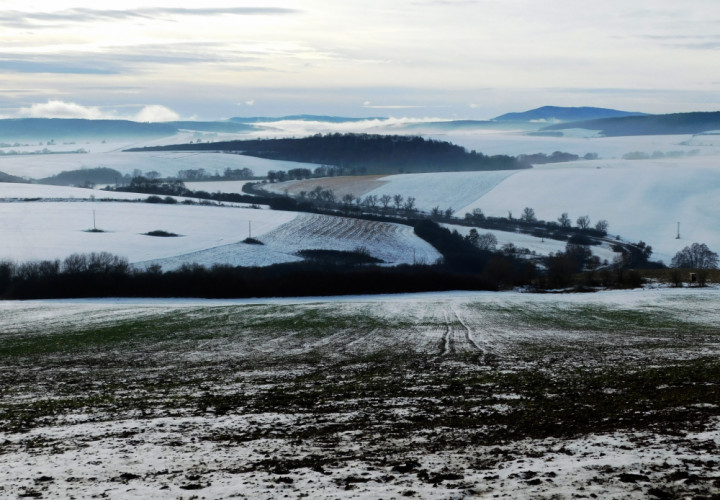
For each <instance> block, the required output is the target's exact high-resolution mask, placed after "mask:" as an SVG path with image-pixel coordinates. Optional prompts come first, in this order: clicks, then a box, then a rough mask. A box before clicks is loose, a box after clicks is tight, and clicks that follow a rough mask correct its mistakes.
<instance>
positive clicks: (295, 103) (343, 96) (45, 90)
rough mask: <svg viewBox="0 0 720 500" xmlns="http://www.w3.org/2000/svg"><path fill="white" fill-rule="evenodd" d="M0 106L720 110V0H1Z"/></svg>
mask: <svg viewBox="0 0 720 500" xmlns="http://www.w3.org/2000/svg"><path fill="white" fill-rule="evenodd" d="M0 7H2V8H1V9H0V117H2V118H16V117H60V118H70V117H73V118H127V119H134V120H139V121H167V120H175V119H192V120H217V119H227V118H230V117H234V116H245V117H247V116H282V115H288V114H299V113H307V114H327V115H340V116H352V117H369V116H393V117H414V118H424V117H438V118H446V119H452V118H456V119H489V118H492V117H494V116H497V115H500V114H503V113H506V112H511V111H524V110H527V109H532V108H535V107H539V106H544V105H555V106H597V107H609V108H616V109H623V110H626V111H642V112H647V113H673V112H684V111H717V110H720V64H718V61H720V1H718V0H685V1H683V2H680V1H676V0H672V1H670V0H604V1H602V2H600V1H597V0H593V1H589V0H392V1H389V0H363V1H362V2H360V1H353V2H350V1H341V0H285V1H283V0H262V1H260V0H255V1H253V2H247V1H242V0H235V1H217V0H205V1H203V2H198V3H190V2H178V1H177V0H175V1H166V0H142V1H136V0H126V1H123V2H117V1H103V0H94V1H93V2H82V1H68V0H52V1H32V0H23V1H15V0H10V1H3V0H0Z"/></svg>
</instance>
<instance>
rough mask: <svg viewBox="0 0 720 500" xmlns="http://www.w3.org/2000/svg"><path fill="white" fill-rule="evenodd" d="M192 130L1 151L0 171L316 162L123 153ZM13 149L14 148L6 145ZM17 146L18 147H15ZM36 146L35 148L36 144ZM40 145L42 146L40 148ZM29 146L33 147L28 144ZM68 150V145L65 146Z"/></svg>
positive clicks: (180, 138) (164, 171)
mask: <svg viewBox="0 0 720 500" xmlns="http://www.w3.org/2000/svg"><path fill="white" fill-rule="evenodd" d="M193 137H194V136H193V135H192V134H178V135H175V136H172V137H167V138H164V139H157V140H146V141H141V142H132V143H131V142H106V143H103V142H93V143H86V144H79V143H78V144H76V145H73V146H65V148H68V147H70V148H72V149H73V150H75V149H78V148H80V147H83V148H84V149H85V150H86V151H88V153H62V154H33V155H5V156H3V155H0V172H4V173H6V174H10V175H15V176H18V177H27V178H31V179H40V178H44V177H50V176H52V175H55V174H59V173H60V172H63V171H69V170H78V169H82V168H97V167H107V168H113V169H115V170H117V171H119V172H120V173H121V174H123V175H125V174H132V173H133V171H135V170H136V169H138V170H140V171H142V172H143V173H145V172H149V171H153V170H154V171H156V172H159V173H160V174H161V175H162V176H177V174H178V172H179V171H180V170H189V169H198V168H204V169H205V170H206V171H207V172H208V173H209V174H211V175H214V174H215V173H217V174H220V175H222V173H223V172H224V171H225V169H226V168H230V169H243V168H249V169H250V170H252V171H253V173H254V174H255V175H257V176H265V175H267V173H268V172H269V171H270V170H289V169H291V168H298V167H306V168H310V169H314V168H315V167H317V165H311V164H304V163H296V162H290V161H279V160H265V159H262V158H254V157H252V156H242V155H236V154H227V153H209V152H208V153H203V152H182V153H173V152H152V153H124V152H123V150H124V149H129V148H135V147H143V146H152V145H165V144H182V143H187V142H190V141H193V140H194V139H193ZM241 138H246V137H245V136H242V135H227V136H226V135H223V136H220V137H214V138H213V140H228V139H241ZM48 148H49V149H51V150H52V151H62V150H63V147H62V146H57V147H55V146H51V147H48ZM6 149H13V148H6ZM14 149H19V148H14ZM35 149H37V148H35ZM40 149H42V148H40ZM30 150H31V151H32V150H34V149H33V148H30ZM65 150H67V149H65Z"/></svg>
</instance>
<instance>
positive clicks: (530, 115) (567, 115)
mask: <svg viewBox="0 0 720 500" xmlns="http://www.w3.org/2000/svg"><path fill="white" fill-rule="evenodd" d="M625 116H647V114H646V113H636V112H632V111H620V110H617V109H609V108H592V107H587V106H585V107H580V108H567V107H561V106H543V107H541V108H535V109H531V110H529V111H523V112H521V113H506V114H504V115H500V116H498V117H496V118H493V120H494V121H502V122H508V121H516V122H529V121H546V122H551V123H552V122H557V121H560V122H573V121H580V120H597V119H600V118H619V117H625Z"/></svg>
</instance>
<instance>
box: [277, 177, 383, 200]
mask: <svg viewBox="0 0 720 500" xmlns="http://www.w3.org/2000/svg"><path fill="white" fill-rule="evenodd" d="M382 177H386V176H385V175H362V176H343V177H322V178H320V179H303V180H300V181H285V182H277V183H275V184H267V185H266V186H265V189H267V190H268V191H270V192H273V193H278V194H284V193H285V192H286V191H287V193H288V194H290V195H292V196H298V195H299V194H300V192H301V191H306V192H308V193H309V192H310V191H312V190H313V189H315V188H316V187H318V186H320V187H321V188H322V189H330V190H332V192H333V193H334V194H335V197H336V198H338V199H340V198H342V197H343V196H345V195H346V194H351V195H353V196H355V197H358V196H363V195H365V194H366V193H369V192H370V191H373V190H374V189H377V188H379V187H381V186H383V185H384V184H386V182H385V181H381V180H379V179H380V178H382Z"/></svg>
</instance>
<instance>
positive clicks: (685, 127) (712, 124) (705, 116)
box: [542, 111, 720, 137]
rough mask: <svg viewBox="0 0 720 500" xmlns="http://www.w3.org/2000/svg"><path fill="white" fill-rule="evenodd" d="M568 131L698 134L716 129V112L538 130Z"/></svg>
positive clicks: (718, 122)
mask: <svg viewBox="0 0 720 500" xmlns="http://www.w3.org/2000/svg"><path fill="white" fill-rule="evenodd" d="M568 128H583V129H588V130H598V131H600V133H601V134H602V135H604V136H607V137H617V136H628V135H676V134H700V133H703V132H708V131H711V130H720V111H713V112H700V111H698V112H692V113H673V114H667V115H647V116H627V117H622V118H606V119H602V120H588V121H579V122H572V123H561V124H557V125H551V126H548V127H544V128H543V129H542V130H548V131H549V130H563V129H568Z"/></svg>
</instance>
